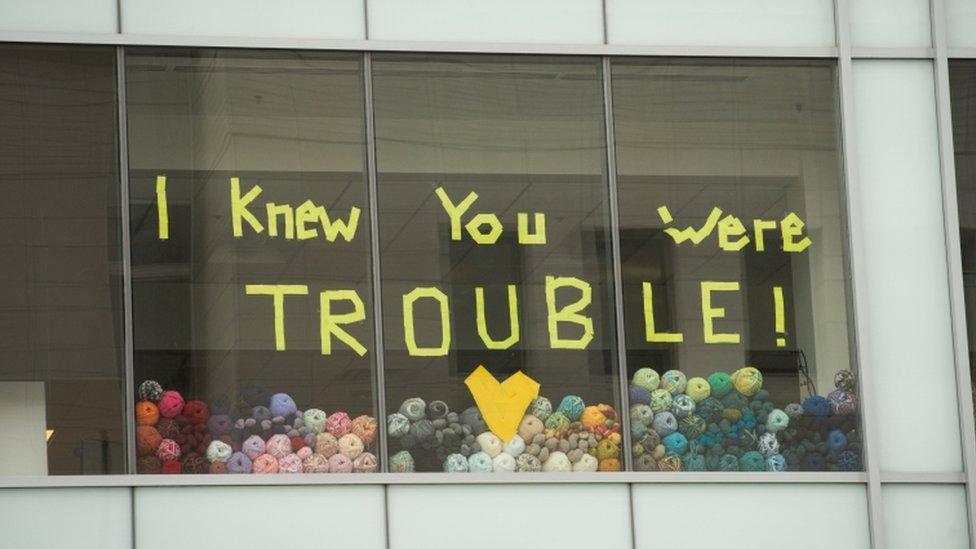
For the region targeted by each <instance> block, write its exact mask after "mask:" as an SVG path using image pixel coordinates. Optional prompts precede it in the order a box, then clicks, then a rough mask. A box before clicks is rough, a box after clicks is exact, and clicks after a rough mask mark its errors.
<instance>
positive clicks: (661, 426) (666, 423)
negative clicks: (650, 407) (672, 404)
mask: <svg viewBox="0 0 976 549" xmlns="http://www.w3.org/2000/svg"><path fill="white" fill-rule="evenodd" d="M651 428H653V429H654V431H655V432H656V433H657V434H658V435H660V436H661V438H664V437H666V436H668V435H670V434H671V433H673V432H675V431H677V430H678V420H677V418H675V417H674V414H672V413H671V412H661V413H659V414H656V415H655V416H654V421H653V422H652V423H651Z"/></svg>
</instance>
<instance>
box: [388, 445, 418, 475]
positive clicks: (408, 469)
mask: <svg viewBox="0 0 976 549" xmlns="http://www.w3.org/2000/svg"><path fill="white" fill-rule="evenodd" d="M413 471H414V461H413V456H411V455H410V452H408V451H406V450H400V451H399V452H397V453H395V454H393V455H392V456H390V472H391V473H412V472H413Z"/></svg>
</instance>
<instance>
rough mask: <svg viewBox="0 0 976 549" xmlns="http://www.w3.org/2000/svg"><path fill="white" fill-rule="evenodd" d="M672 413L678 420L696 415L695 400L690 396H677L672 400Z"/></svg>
mask: <svg viewBox="0 0 976 549" xmlns="http://www.w3.org/2000/svg"><path fill="white" fill-rule="evenodd" d="M671 412H672V413H674V416H675V417H677V418H683V417H686V416H690V415H691V414H693V413H695V399H693V398H691V397H690V396H688V395H677V396H675V397H674V398H673V399H671Z"/></svg>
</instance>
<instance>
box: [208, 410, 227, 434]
mask: <svg viewBox="0 0 976 549" xmlns="http://www.w3.org/2000/svg"><path fill="white" fill-rule="evenodd" d="M233 427H234V422H233V421H231V419H230V416H228V415H227V414H215V415H211V416H210V419H208V420H207V431H209V432H210V436H212V437H221V436H224V435H226V434H227V433H229V432H230V431H231V429H232V428H233Z"/></svg>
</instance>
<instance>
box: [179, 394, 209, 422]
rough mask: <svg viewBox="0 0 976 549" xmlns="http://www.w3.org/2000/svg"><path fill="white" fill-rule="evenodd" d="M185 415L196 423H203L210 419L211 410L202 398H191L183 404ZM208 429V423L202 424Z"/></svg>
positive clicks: (188, 419)
mask: <svg viewBox="0 0 976 549" xmlns="http://www.w3.org/2000/svg"><path fill="white" fill-rule="evenodd" d="M183 416H184V417H185V418H186V419H187V421H189V422H190V423H192V424H194V425H202V424H204V423H206V422H207V420H208V419H210V410H209V409H208V408H207V403H206V402H204V401H202V400H191V401H189V402H187V403H186V405H185V406H183ZM202 426H203V427H204V429H206V425H202Z"/></svg>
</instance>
